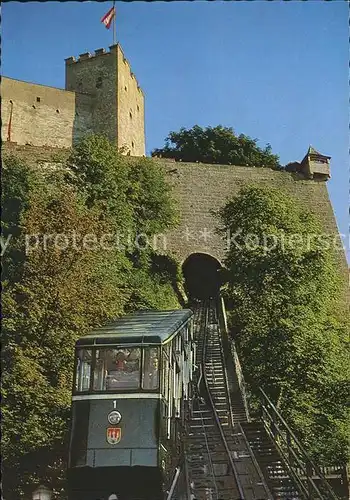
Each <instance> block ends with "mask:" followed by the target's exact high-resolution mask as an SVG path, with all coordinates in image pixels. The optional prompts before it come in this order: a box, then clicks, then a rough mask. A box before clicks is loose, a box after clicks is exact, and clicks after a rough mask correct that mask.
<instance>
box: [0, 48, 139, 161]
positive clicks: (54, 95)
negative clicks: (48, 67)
mask: <svg viewBox="0 0 350 500" xmlns="http://www.w3.org/2000/svg"><path fill="white" fill-rule="evenodd" d="M1 97H2V104H1V116H2V130H1V136H2V141H3V142H13V143H17V144H19V145H26V144H28V145H31V146H49V147H59V148H69V147H71V146H72V144H73V143H74V142H75V141H76V140H78V139H79V138H81V137H83V136H84V135H86V134H103V135H106V136H107V137H108V138H109V139H110V140H111V141H113V142H115V143H116V145H117V146H118V147H119V148H121V147H123V148H124V150H125V153H126V154H130V155H132V156H143V155H145V130H144V95H143V92H142V90H141V88H140V87H139V85H138V83H137V80H136V78H135V76H134V75H133V73H132V72H131V68H130V65H129V63H128V61H127V60H126V58H125V56H124V54H123V52H122V49H121V47H120V45H119V44H118V45H113V46H111V47H110V50H109V51H105V50H104V49H98V50H96V51H95V54H94V55H91V54H90V53H85V54H81V55H80V56H79V58H78V59H75V58H74V57H70V58H68V59H66V89H65V90H63V89H58V88H54V87H47V86H45V85H39V84H33V83H28V82H23V81H19V80H14V79H12V78H6V77H2V82H1Z"/></svg>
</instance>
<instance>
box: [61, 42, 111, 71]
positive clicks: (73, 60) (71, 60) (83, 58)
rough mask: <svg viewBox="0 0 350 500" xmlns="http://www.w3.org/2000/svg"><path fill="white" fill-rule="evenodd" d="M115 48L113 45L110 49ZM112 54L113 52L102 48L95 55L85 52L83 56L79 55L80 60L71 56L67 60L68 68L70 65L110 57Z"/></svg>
mask: <svg viewBox="0 0 350 500" xmlns="http://www.w3.org/2000/svg"><path fill="white" fill-rule="evenodd" d="M113 47H115V46H114V45H112V46H111V47H110V48H113ZM111 52H112V50H110V51H109V52H107V51H106V49H103V48H102V49H96V50H95V52H94V54H91V53H90V52H84V53H83V54H79V57H78V58H76V57H75V56H71V57H68V58H67V59H65V62H66V66H67V65H69V64H76V63H79V62H82V61H87V60H89V59H93V58H95V57H100V56H104V55H110V54H111Z"/></svg>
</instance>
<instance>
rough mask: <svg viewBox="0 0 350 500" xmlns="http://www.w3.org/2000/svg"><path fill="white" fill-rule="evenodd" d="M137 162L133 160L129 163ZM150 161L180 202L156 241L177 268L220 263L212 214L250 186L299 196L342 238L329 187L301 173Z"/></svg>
mask: <svg viewBox="0 0 350 500" xmlns="http://www.w3.org/2000/svg"><path fill="white" fill-rule="evenodd" d="M6 152H13V153H14V154H16V155H17V156H19V157H20V158H22V159H23V160H25V161H26V162H28V163H31V164H32V165H36V166H38V167H39V168H46V167H48V166H51V167H52V166H54V165H55V161H57V160H55V159H54V158H55V156H57V152H58V150H57V149H54V148H40V147H36V148H34V147H29V146H26V147H20V146H15V145H9V144H8V145H7V148H6ZM65 155H67V152H65V151H64V150H62V151H61V156H62V158H63V159H64V156H65ZM135 160H136V158H135V159H134V158H132V157H130V161H131V162H134V161H135ZM152 161H154V162H157V163H158V164H159V165H160V166H161V167H162V168H163V169H164V172H165V175H166V179H167V181H168V183H169V184H170V186H171V187H172V194H173V196H174V198H175V200H176V202H177V206H178V210H179V219H180V222H179V225H178V227H176V229H174V230H172V231H169V232H168V233H167V234H165V235H164V236H165V238H164V237H163V236H161V235H160V236H159V237H158V238H157V240H156V242H157V248H158V250H159V251H161V252H162V251H167V252H170V253H171V254H173V255H174V256H175V257H176V259H177V260H178V261H179V262H184V261H185V260H186V259H187V257H189V256H190V255H191V254H193V253H205V254H209V255H211V256H213V257H215V258H216V259H217V260H218V261H219V262H221V263H222V261H223V259H224V256H225V252H226V249H227V245H228V242H227V239H226V238H222V237H220V236H219V235H217V234H216V228H217V226H218V220H217V219H216V217H215V215H214V214H213V212H215V211H216V210H218V209H219V208H220V207H222V206H223V205H224V204H225V202H226V201H227V199H229V198H232V197H233V196H235V195H236V194H238V192H239V190H240V189H241V188H242V187H245V186H249V185H258V186H270V187H274V188H277V189H279V190H281V191H282V192H285V193H286V194H288V195H292V196H295V197H296V198H297V199H298V200H299V201H300V202H301V203H302V204H303V205H304V206H305V207H306V208H308V209H310V210H311V211H312V212H314V213H315V214H316V215H317V216H318V217H319V218H320V219H321V221H322V223H323V230H324V232H325V233H327V234H330V235H333V236H334V238H335V239H337V238H338V240H337V241H338V243H339V242H340V239H339V237H340V235H339V229H338V226H337V223H336V219H335V216H334V213H333V208H332V205H331V202H330V199H329V195H328V190H327V182H325V181H324V180H315V179H307V178H305V176H304V175H303V174H301V173H298V172H288V171H278V170H271V169H269V168H257V167H244V166H242V167H240V166H234V165H207V164H203V163H183V162H174V161H171V160H166V159H159V158H153V159H152ZM56 165H57V163H56ZM164 242H165V246H164ZM339 247H340V245H339ZM336 254H337V261H338V266H339V268H340V270H341V272H342V274H343V276H344V288H345V289H346V292H345V295H347V296H348V293H349V291H348V265H347V261H346V257H345V252H344V250H343V249H341V248H340V249H339V250H338V251H337V253H336Z"/></svg>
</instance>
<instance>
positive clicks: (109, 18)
mask: <svg viewBox="0 0 350 500" xmlns="http://www.w3.org/2000/svg"><path fill="white" fill-rule="evenodd" d="M114 16H115V7H114V5H113V7H112V8H111V9H109V11H108V12H107V14H105V15H104V16H103V18H102V19H101V23H103V24H104V25H105V26H106V28H107V29H109V28H110V27H111V24H112V19H113V17H114Z"/></svg>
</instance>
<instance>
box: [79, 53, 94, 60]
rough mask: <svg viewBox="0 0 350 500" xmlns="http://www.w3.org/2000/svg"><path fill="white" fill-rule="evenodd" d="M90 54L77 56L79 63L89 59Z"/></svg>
mask: <svg viewBox="0 0 350 500" xmlns="http://www.w3.org/2000/svg"><path fill="white" fill-rule="evenodd" d="M90 58H91V54H90V52H84V53H83V54H79V61H85V60H86V59H90Z"/></svg>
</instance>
